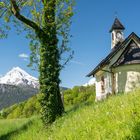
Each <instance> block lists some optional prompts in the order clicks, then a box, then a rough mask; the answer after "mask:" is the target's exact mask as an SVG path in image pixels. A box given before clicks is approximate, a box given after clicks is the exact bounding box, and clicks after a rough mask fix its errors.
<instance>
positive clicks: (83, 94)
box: [64, 86, 95, 107]
mask: <svg viewBox="0 0 140 140" xmlns="http://www.w3.org/2000/svg"><path fill="white" fill-rule="evenodd" d="M94 101H95V86H87V87H84V86H81V87H78V86H76V87H74V88H73V89H69V90H66V91H65V92H64V104H65V106H66V107H70V106H73V107H74V106H77V105H80V104H82V103H85V102H94Z"/></svg>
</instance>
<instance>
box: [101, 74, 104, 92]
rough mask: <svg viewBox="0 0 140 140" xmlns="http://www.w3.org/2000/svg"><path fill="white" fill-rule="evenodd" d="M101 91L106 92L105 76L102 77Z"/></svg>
mask: <svg viewBox="0 0 140 140" xmlns="http://www.w3.org/2000/svg"><path fill="white" fill-rule="evenodd" d="M101 92H102V93H104V92H105V79H104V76H102V77H101Z"/></svg>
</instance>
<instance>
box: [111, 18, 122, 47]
mask: <svg viewBox="0 0 140 140" xmlns="http://www.w3.org/2000/svg"><path fill="white" fill-rule="evenodd" d="M124 30H125V27H124V26H123V25H122V23H121V22H120V21H119V19H118V18H115V21H114V23H113V25H112V27H111V29H110V33H111V49H113V48H114V47H115V46H116V45H117V43H119V42H122V41H123V40H124V33H123V31H124Z"/></svg>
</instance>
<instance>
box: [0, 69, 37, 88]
mask: <svg viewBox="0 0 140 140" xmlns="http://www.w3.org/2000/svg"><path fill="white" fill-rule="evenodd" d="M0 84H7V85H15V86H30V87H33V88H38V87H39V82H38V79H37V78H35V77H33V76H31V75H30V74H28V73H27V72H25V71H24V70H22V69H21V68H19V67H14V68H13V69H12V70H10V71H9V72H8V73H7V74H6V75H5V76H3V77H1V78H0Z"/></svg>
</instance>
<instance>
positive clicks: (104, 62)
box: [87, 32, 140, 77]
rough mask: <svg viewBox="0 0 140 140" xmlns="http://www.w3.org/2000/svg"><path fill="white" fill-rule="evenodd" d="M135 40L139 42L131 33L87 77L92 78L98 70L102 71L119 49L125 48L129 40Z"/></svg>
mask: <svg viewBox="0 0 140 140" xmlns="http://www.w3.org/2000/svg"><path fill="white" fill-rule="evenodd" d="M132 38H133V39H135V40H137V41H139V42H140V38H139V37H138V36H137V35H136V34H135V33H134V32H132V33H131V34H130V35H129V36H128V37H127V38H126V39H125V40H124V41H123V42H121V43H120V42H119V43H118V44H117V45H116V46H115V47H114V48H113V49H112V50H111V52H110V53H109V54H108V55H107V56H106V57H105V59H103V60H102V61H101V62H100V63H99V64H98V65H97V66H96V67H95V68H94V69H93V70H92V71H91V72H90V73H89V74H88V75H87V77H90V76H92V75H93V76H94V75H95V74H96V73H97V72H98V71H99V70H100V69H102V68H103V67H104V66H105V65H106V64H108V63H109V62H110V60H111V59H112V58H113V56H114V55H115V54H116V53H117V52H118V51H119V50H121V49H123V48H124V47H125V44H127V43H128V41H130V39H132Z"/></svg>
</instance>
